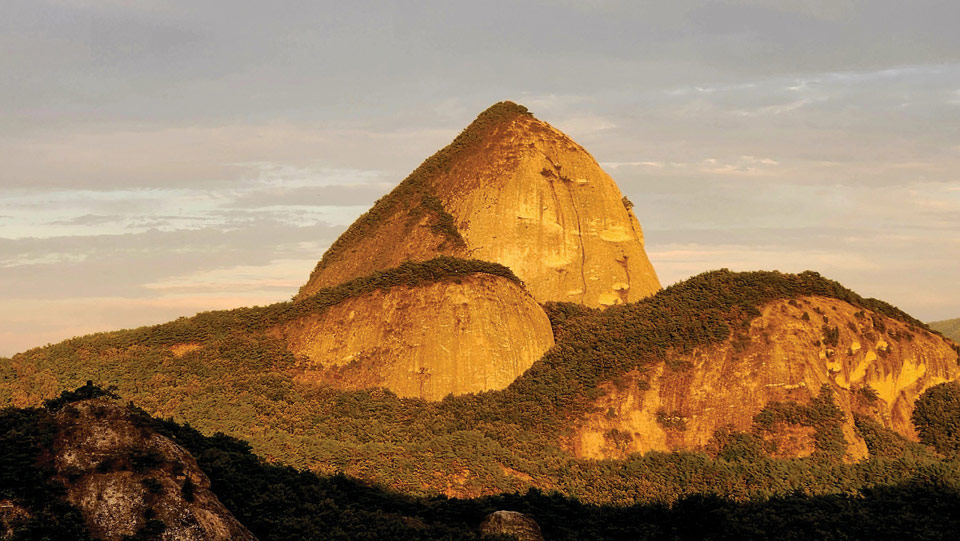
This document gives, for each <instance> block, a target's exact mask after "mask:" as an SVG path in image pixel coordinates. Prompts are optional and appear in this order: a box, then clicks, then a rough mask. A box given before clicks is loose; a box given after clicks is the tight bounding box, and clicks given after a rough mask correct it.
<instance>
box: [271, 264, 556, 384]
mask: <svg viewBox="0 0 960 541" xmlns="http://www.w3.org/2000/svg"><path fill="white" fill-rule="evenodd" d="M276 332H277V333H279V335H281V336H282V337H283V338H284V339H285V340H286V341H287V344H288V347H289V348H290V350H291V351H293V352H294V353H296V354H297V355H302V356H305V357H306V358H307V359H309V360H308V361H307V364H306V366H305V370H304V373H303V375H302V376H300V378H301V379H302V380H303V381H316V382H323V383H328V384H331V385H334V386H336V387H339V388H344V389H361V388H371V387H385V388H387V389H390V390H391V391H393V392H394V393H396V394H397V395H399V396H403V397H417V398H423V399H426V400H439V399H442V398H443V397H444V396H446V395H448V394H450V393H453V394H455V395H459V394H464V393H471V392H479V391H487V390H495V389H502V388H504V387H506V386H507V385H509V384H510V383H511V382H512V381H513V380H514V379H516V378H517V377H518V376H520V375H521V374H523V372H525V371H526V370H527V369H528V368H529V367H530V365H532V364H533V363H534V362H535V361H536V360H537V359H539V358H540V357H541V356H542V355H543V353H544V352H545V351H546V350H548V349H550V348H551V347H552V346H553V330H552V329H551V327H550V321H549V319H548V318H547V315H546V313H545V312H544V311H543V309H542V308H541V307H540V305H539V304H537V302H536V301H535V300H534V299H533V298H532V297H531V296H530V295H529V294H528V293H527V292H525V291H524V290H523V289H522V288H521V287H520V286H519V285H518V284H516V283H514V282H513V281H511V280H509V279H506V278H503V277H500V276H494V275H488V274H473V275H470V276H468V277H466V278H462V279H460V280H459V281H457V280H443V281H440V282H436V283H432V284H428V285H424V286H418V287H414V288H408V287H405V286H398V287H393V288H391V289H389V290H387V291H382V290H377V291H373V292H371V293H366V294H363V295H360V296H358V297H353V298H350V299H347V300H345V301H343V302H341V303H339V304H337V305H335V306H332V307H330V308H328V309H327V310H325V311H324V312H322V313H320V314H318V315H309V316H306V317H303V318H300V319H298V320H295V321H293V322H290V323H288V324H285V325H284V326H282V327H281V328H279V329H276Z"/></svg>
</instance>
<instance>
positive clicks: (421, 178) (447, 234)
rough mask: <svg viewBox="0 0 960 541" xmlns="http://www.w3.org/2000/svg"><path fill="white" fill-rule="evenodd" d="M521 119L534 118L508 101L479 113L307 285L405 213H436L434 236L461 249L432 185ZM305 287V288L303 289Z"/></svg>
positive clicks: (328, 256) (340, 242)
mask: <svg viewBox="0 0 960 541" xmlns="http://www.w3.org/2000/svg"><path fill="white" fill-rule="evenodd" d="M518 116H531V115H530V112H529V111H528V110H527V108H526V107H524V106H522V105H517V104H516V103H513V102H509V101H502V102H499V103H496V104H494V105H492V106H490V107H489V108H487V109H486V110H485V111H483V112H482V113H480V115H479V116H477V118H476V120H474V121H473V122H472V123H471V124H470V125H469V126H467V127H466V128H465V129H464V130H463V131H462V132H461V133H460V135H458V136H457V137H456V138H455V139H454V140H453V142H451V143H450V144H449V145H447V146H445V147H443V148H442V149H440V150H439V151H437V152H436V153H435V154H433V155H432V156H430V157H429V158H427V159H426V160H424V162H423V163H422V164H420V166H419V167H417V168H416V169H414V170H413V172H412V173H410V175H409V176H407V178H405V179H404V180H403V181H402V182H400V184H399V185H398V186H397V187H396V188H394V189H393V190H392V191H391V192H390V193H388V194H387V195H385V196H383V197H382V198H380V199H379V200H378V201H377V202H376V203H374V205H373V207H371V208H370V210H368V211H367V212H366V213H364V214H363V215H362V216H360V217H359V218H358V219H357V220H356V221H355V222H353V224H351V225H350V227H349V228H348V229H347V230H346V231H345V232H344V233H343V234H342V235H340V237H339V238H337V240H336V241H335V242H334V243H333V244H332V245H331V246H330V248H329V249H328V250H327V251H326V252H325V253H324V254H323V257H322V258H321V259H320V262H319V263H317V266H316V268H315V269H314V270H313V272H312V273H311V275H310V279H309V280H307V284H308V285H309V284H310V283H311V282H312V281H313V279H314V277H315V276H316V275H317V274H318V273H319V272H320V271H321V270H323V269H324V268H326V266H327V265H329V264H330V263H331V262H332V261H336V260H337V259H339V258H340V257H342V255H343V254H344V253H345V251H346V250H348V249H349V247H350V246H352V245H354V244H355V243H357V242H360V241H362V240H363V239H364V238H366V237H367V235H369V234H370V233H371V232H372V231H374V230H375V229H376V228H377V227H378V226H379V225H380V224H382V223H383V221H384V220H386V219H388V218H390V217H391V216H394V215H395V214H396V213H397V212H399V211H402V210H406V211H407V212H409V213H410V216H411V217H412V218H419V217H420V216H422V215H423V213H426V212H430V213H433V215H434V223H433V224H432V225H431V229H432V230H433V231H434V233H437V234H438V235H441V236H443V237H444V238H446V239H447V241H448V242H451V243H452V245H453V246H454V247H462V246H463V245H464V242H463V237H461V236H460V231H459V230H458V229H457V227H456V224H455V223H454V220H453V216H451V215H450V214H449V213H448V212H447V211H446V210H445V209H444V208H443V203H442V202H441V201H440V198H438V197H437V195H436V194H435V193H433V186H432V184H431V182H432V180H433V179H434V178H435V177H436V176H438V175H441V174H443V173H445V172H447V171H448V170H449V169H450V167H451V166H452V165H453V164H454V163H455V161H456V160H457V159H458V158H459V157H460V156H463V155H464V154H469V153H471V152H474V151H475V150H476V149H477V148H478V146H479V145H480V144H481V143H483V142H484V141H485V140H486V139H487V137H488V136H489V134H490V133H492V132H493V131H494V130H496V129H497V128H498V127H500V126H502V125H504V124H506V123H508V122H510V121H512V120H513V119H515V118H517V117H518ZM405 205H406V206H405ZM306 287H307V286H306V285H305V286H304V288H306ZM303 291H305V290H304V289H303V288H301V293H302V292H303Z"/></svg>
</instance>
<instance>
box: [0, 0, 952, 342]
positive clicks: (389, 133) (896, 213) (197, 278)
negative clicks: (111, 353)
mask: <svg viewBox="0 0 960 541" xmlns="http://www.w3.org/2000/svg"><path fill="white" fill-rule="evenodd" d="M0 3H2V8H3V13H4V16H3V17H2V18H0V50H2V51H3V54H2V55H0V73H3V76H2V77H0V104H2V106H0V355H9V354H12V353H14V352H16V351H21V350H23V349H26V348H27V347H30V346H34V345H41V344H44V343H46V342H50V341H57V340H60V339H63V338H67V337H69V336H72V335H75V334H80V333H87V332H92V331H99V330H109V329H114V328H121V327H131V326H137V325H141V324H147V323H157V322H161V321H165V320H168V319H171V318H174V317H177V316H180V315H190V314H192V313H194V312H197V311H200V310H206V309H214V308H224V307H232V306H240V305H248V304H264V303H268V302H273V301H276V300H284V299H288V298H289V297H290V296H291V295H292V294H293V293H295V291H296V289H297V287H298V286H299V285H300V284H301V283H302V282H303V281H305V280H306V277H307V275H308V274H309V271H310V270H311V269H312V267H313V265H314V264H315V263H316V261H317V260H318V259H319V257H320V255H321V254H322V252H323V251H324V249H325V248H326V247H327V246H328V245H329V243H330V242H331V241H332V240H333V239H334V238H336V236H337V235H338V234H339V232H340V231H342V230H343V229H344V228H345V227H346V225H348V224H349V223H350V222H351V221H352V220H353V219H354V218H355V217H356V216H358V215H359V214H360V213H362V212H363V211H364V210H365V209H366V208H368V207H369V205H370V204H372V203H373V201H375V200H376V198H377V197H379V196H380V195H382V194H383V193H385V192H386V191H388V190H389V189H390V187H391V186H393V185H394V184H395V183H396V182H398V181H399V180H400V179H402V178H403V177H404V176H406V174H407V173H409V171H411V170H412V169H413V168H414V167H416V165H418V164H419V163H420V162H421V161H422V160H423V159H424V158H425V157H427V156H429V155H430V154H431V153H433V152H434V151H436V150H437V149H438V148H440V147H442V146H443V145H444V144H446V143H447V142H449V141H450V139H452V138H453V137H454V136H455V135H456V133H457V132H458V131H459V130H460V129H462V128H463V127H464V126H465V125H466V124H467V123H469V122H470V121H471V120H472V119H473V117H474V116H475V115H476V114H477V113H478V112H480V111H481V110H483V109H484V108H485V107H487V106H488V105H490V104H491V103H494V102H496V101H499V100H502V99H512V100H514V101H518V102H520V103H523V104H525V105H527V106H528V107H529V108H530V109H531V110H532V111H533V112H534V113H535V114H536V115H537V116H538V117H539V118H541V119H543V120H546V121H547V122H550V123H552V124H554V125H555V126H557V127H558V128H560V129H562V130H564V131H565V132H567V133H568V134H569V135H570V136H571V137H573V138H574V139H575V140H577V141H578V142H579V143H581V144H582V145H584V146H585V147H586V148H587V149H588V150H589V151H590V152H591V153H593V155H594V156H595V157H596V158H597V160H598V161H600V162H601V164H602V165H604V167H605V168H606V170H607V171H608V172H609V173H610V174H611V175H612V176H613V177H614V179H615V180H616V181H617V182H618V183H619V185H620V187H621V189H622V190H623V191H624V192H625V193H626V194H627V195H628V196H629V197H630V198H631V199H632V200H633V201H634V203H635V204H636V207H635V210H636V212H637V214H638V216H639V218H640V220H641V223H642V225H643V227H644V230H645V233H646V237H647V248H648V252H649V254H650V258H651V260H652V261H653V264H654V266H655V267H656V269H657V271H658V273H659V274H660V277H661V280H662V281H663V282H664V284H669V283H672V282H675V281H677V280H680V279H683V278H686V277H688V276H690V275H692V274H696V273H699V272H702V271H704V270H708V269H713V268H718V267H729V268H732V269H737V270H748V269H780V270H784V271H801V270H804V269H814V270H817V271H820V272H821V273H823V274H824V275H826V276H829V277H832V278H835V279H838V280H840V281H841V282H843V283H844V284H846V285H847V286H849V287H851V288H853V289H854V290H856V291H858V292H860V293H862V294H864V295H868V296H875V297H879V298H883V299H885V300H888V301H890V302H893V303H895V304H897V305H898V306H900V307H901V308H903V309H905V310H907V311H908V312H910V313H912V314H914V315H916V316H917V317H920V318H922V319H927V320H932V319H944V318H947V317H956V316H960V285H958V283H957V280H956V276H957V271H958V270H960V173H958V172H960V32H957V31H956V21H958V20H960V3H957V2H954V1H914V2H901V1H889V0H871V1H843V0H832V1H827V0H823V1H799V0H785V1H779V2H773V1H767V0H731V1H706V2H702V1H701V2H693V1H676V0H674V1H663V2H643V3H641V2H627V1H623V2H620V1H614V0H610V1H603V0H595V1H586V2H575V1H552V2H549V1H533V0H531V1H524V2H454V1H445V2H393V3H386V2H317V1H310V2H307V1H303V2H243V1H236V0H231V1H226V0H223V1H205V2H204V1H189V2H186V1H185V2H164V1H159V0H141V1H138V2H124V1H120V0H55V1H54V0H22V1H21V0H0Z"/></svg>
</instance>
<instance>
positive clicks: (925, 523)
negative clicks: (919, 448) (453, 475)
mask: <svg viewBox="0 0 960 541" xmlns="http://www.w3.org/2000/svg"><path fill="white" fill-rule="evenodd" d="M94 433H111V434H116V435H122V437H121V438H119V439H117V438H107V439H106V440H104V439H98V438H88V437H86V436H87V435H90V434H94ZM0 442H2V443H3V445H2V446H0V536H3V537H4V538H9V539H38V538H41V537H42V538H45V539H58V540H59V539H63V540H67V539H70V540H82V539H91V534H93V535H96V536H97V537H101V536H105V538H110V539H113V538H116V539H120V538H121V537H122V536H123V531H124V530H126V531H130V530H131V529H132V530H133V531H135V535H129V536H127V537H124V538H125V539H159V538H163V539H176V540H181V539H210V538H214V537H215V536H214V535H211V532H206V533H201V534H200V535H199V537H198V536H197V530H196V528H197V527H198V525H199V524H200V522H196V521H191V520H189V517H190V516H192V515H191V513H195V511H196V509H199V508H201V507H202V506H204V505H210V504H211V502H215V503H216V505H217V506H221V507H219V511H218V513H219V517H218V516H216V515H211V514H201V515H197V516H198V517H200V518H202V520H204V521H206V522H207V523H209V521H210V520H212V519H214V518H217V519H218V520H220V519H225V520H228V521H233V522H232V524H233V525H234V526H232V527H233V528H234V529H235V530H234V532H233V533H232V534H230V533H228V532H226V531H225V532H223V533H224V534H225V535H224V536H221V538H227V539H236V538H237V537H238V536H239V535H248V534H247V533H246V532H248V531H249V532H250V533H252V534H253V535H255V536H256V537H257V538H258V539H261V540H263V541H274V540H277V541H280V540H293V539H297V540H314V539H316V540H319V539H323V540H331V539H351V540H352V539H414V540H416V539H423V540H428V539H468V540H469V539H481V538H483V539H493V538H492V537H482V536H481V534H480V531H479V527H480V525H481V523H482V522H483V521H484V517H486V516H487V515H488V514H490V513H491V512H493V511H497V510H510V511H517V512H521V513H524V514H526V515H527V516H528V517H530V518H532V519H534V520H535V521H537V523H538V524H539V527H540V529H541V530H542V531H543V534H544V537H545V538H546V539H556V540H565V539H570V540H574V539H577V540H580V539H705V538H713V539H769V538H772V537H776V538H777V539H797V540H800V539H811V538H815V539H879V538H897V539H944V538H949V536H950V535H952V533H953V532H955V531H956V529H957V528H958V527H960V521H958V518H957V514H956V513H955V512H954V510H955V508H956V507H957V505H960V466H958V464H957V463H956V462H953V461H935V460H931V459H929V458H921V459H918V458H913V459H911V460H906V461H905V460H904V459H900V460H898V461H886V460H883V459H875V460H873V461H871V463H870V464H868V465H863V466H842V465H834V466H827V465H824V464H820V465H819V466H818V465H816V464H814V463H810V462H804V461H800V462H797V461H777V460H768V459H761V460H759V461H757V462H756V463H747V462H743V461H740V460H738V459H735V458H732V457H726V458H718V459H710V458H707V457H705V456H703V455H685V454H674V455H665V454H658V455H651V456H650V457H648V458H647V459H645V460H644V461H642V462H636V461H634V462H631V463H628V464H627V466H629V468H630V469H629V472H630V473H631V474H632V475H641V476H650V477H651V478H653V477H660V478H661V479H662V480H663V481H662V483H663V485H664V486H679V485H680V484H681V483H684V482H685V481H684V479H685V478H689V479H690V480H691V481H692V482H693V483H694V484H695V485H696V487H695V488H690V489H688V490H687V491H685V492H684V493H682V494H674V495H667V494H665V493H662V492H661V493H660V494H659V495H658V496H657V497H656V498H651V499H647V500H646V501H645V502H643V503H636V504H631V505H623V506H613V505H592V504H587V503H582V502H580V501H578V500H576V499H572V498H569V497H565V496H562V495H560V494H557V493H545V492H542V491H539V490H530V491H527V492H524V493H516V494H502V495H497V496H490V497H484V498H477V499H465V500H462V499H449V498H444V497H439V498H412V497H410V496H405V495H401V494H397V493H395V492H393V491H389V490H384V489H383V488H380V487H376V486H370V485H368V484H364V483H361V482H358V481H356V480H353V479H349V478H347V477H344V476H339V475H338V476H332V477H325V476H318V475H315V474H313V473H310V472H300V471H297V470H295V469H293V468H289V467H285V466H277V465H271V464H268V463H266V462H264V461H263V460H262V459H260V458H258V457H257V456H255V455H254V454H252V453H251V452H250V447H249V446H248V445H247V444H246V443H244V442H243V441H240V440H236V439H234V438H230V437H227V436H224V435H221V434H218V435H215V436H212V437H208V436H203V435H202V434H200V433H199V432H198V431H196V430H195V429H193V428H191V427H189V426H185V425H181V424H178V423H174V422H172V421H162V420H159V419H155V418H151V417H150V416H148V415H147V414H146V413H145V412H143V411H142V410H139V409H137V408H135V407H133V406H127V407H123V406H121V405H119V404H118V403H117V402H116V401H114V400H111V399H110V397H109V393H106V392H104V391H102V390H101V389H99V388H97V387H93V386H90V385H87V386H84V387H82V388H80V389H77V391H75V392H66V393H64V394H63V395H62V396H61V397H59V398H58V399H56V400H51V401H49V402H48V403H47V404H46V406H45V407H44V408H39V409H5V410H3V411H2V412H0ZM58 442H67V443H58ZM104 444H106V445H107V446H108V447H105V446H104ZM51 454H52V455H54V456H56V457H61V456H62V457H69V460H70V461H72V462H76V463H81V462H82V463H86V464H88V465H89V466H90V469H89V470H84V471H81V470H76V468H74V470H76V471H73V470H71V472H70V473H68V472H66V470H64V469H63V468H64V467H66V463H64V462H62V461H60V459H59V458H57V459H56V460H54V461H52V462H51V461H50V460H49V459H48V458H46V457H48V456H50V455H51ZM608 466H612V464H608ZM671 472H672V473H671ZM613 473H614V472H613V471H609V472H604V475H605V477H604V478H609V476H610V475H611V474H613ZM624 473H626V472H624ZM731 475H733V476H737V477H739V478H740V479H741V480H743V481H744V482H745V481H746V480H747V479H751V481H750V482H751V483H754V482H757V483H758V487H759V486H761V485H763V486H765V487H766V488H756V489H755V490H754V492H753V493H752V494H751V495H750V496H740V497H730V496H723V495H722V494H723V493H724V492H725V491H726V490H727V489H726V488H725V487H724V486H723V483H722V480H723V479H724V478H730V477H731ZM793 476H799V477H801V478H803V480H804V482H805V483H806V484H805V487H804V489H803V490H802V491H801V490H795V491H787V492H784V490H785V489H784V488H778V487H777V486H776V485H778V484H779V485H790V484H792V481H790V480H789V478H790V477H793ZM27 479H29V480H30V481H31V482H29V483H25V482H24V481H25V480H27ZM96 479H102V480H107V479H127V480H129V481H130V482H126V483H120V484H114V485H112V488H111V490H113V495H112V497H111V498H108V499H93V500H85V499H84V498H83V497H82V494H83V493H84V490H86V489H85V488H84V487H86V486H89V485H90V483H91V481H93V480H96ZM708 480H709V481H708ZM777 494H780V495H777ZM221 502H222V505H221ZM234 517H235V518H234ZM103 519H109V520H110V524H111V525H112V527H113V528H114V529H113V530H112V531H108V532H103V531H102V530H98V528H101V527H102V524H103V522H102V520H103ZM241 524H242V526H241ZM161 536H162V537H161Z"/></svg>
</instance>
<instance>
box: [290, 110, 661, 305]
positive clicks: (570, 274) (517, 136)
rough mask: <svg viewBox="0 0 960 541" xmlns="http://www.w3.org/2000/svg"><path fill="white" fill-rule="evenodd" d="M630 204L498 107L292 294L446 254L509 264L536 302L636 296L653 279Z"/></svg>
mask: <svg viewBox="0 0 960 541" xmlns="http://www.w3.org/2000/svg"><path fill="white" fill-rule="evenodd" d="M631 206H632V205H631V204H630V202H629V201H627V200H626V199H625V198H624V197H623V194H622V193H621V192H620V190H619V189H618V188H617V185H616V183H615V182H614V181H613V179H611V178H610V176H609V175H607V174H606V173H605V172H604V171H603V170H602V169H601V168H600V166H599V165H598V164H597V162H596V160H594V158H593V157H592V156H591V155H590V154H589V153H587V151H586V150H584V149H583V148H582V147H581V146H580V145H578V144H577V143H575V142H574V141H572V140H571V139H570V138H569V137H567V136H566V135H564V134H563V133H561V132H560V131H558V130H557V129H555V128H553V127H552V126H550V125H549V124H547V123H545V122H542V121H540V120H537V119H536V118H534V117H533V116H532V115H530V114H529V113H527V112H526V109H524V108H523V107H521V106H518V105H516V104H513V103H510V102H503V103H499V104H496V105H494V106H493V107H491V108H490V109H488V110H487V111H485V112H484V113H482V114H481V115H480V116H479V117H478V118H477V120H476V121H474V123H473V124H471V125H470V126H469V127H468V128H467V129H466V130H464V132H463V133H462V134H461V135H460V136H459V137H458V138H457V139H456V140H455V141H454V142H453V143H451V144H450V145H449V146H448V147H446V148H444V149H443V150H441V151H440V152H438V153H437V154H436V155H435V156H433V157H431V158H430V159H428V160H427V161H426V162H424V164H423V165H422V166H421V167H420V168H419V169H417V170H416V171H414V173H412V174H411V176H410V177H408V178H407V179H406V180H405V181H404V182H403V183H401V185H400V186H398V187H397V188H396V189H395V190H394V191H393V192H391V193H390V194H388V195H387V196H385V197H384V198H382V199H381V200H380V201H378V202H377V204H376V205H374V207H373V208H372V209H371V210H370V212H368V214H367V215H365V216H363V217H361V218H360V219H359V220H357V222H356V223H355V224H354V225H353V226H351V228H350V229H349V230H348V231H347V232H346V233H344V235H343V236H342V237H341V238H340V239H339V240H338V241H337V242H336V243H335V244H334V246H333V247H331V249H330V250H329V251H328V252H327V253H326V254H324V257H323V259H322V260H321V261H320V263H319V264H318V265H317V268H316V269H315V270H314V272H313V274H312V275H311V277H310V280H309V281H308V282H307V284H306V285H304V286H303V288H301V290H300V293H299V298H303V297H305V296H308V295H311V294H313V293H315V292H317V291H318V290H320V289H321V288H324V287H330V286H334V285H336V284H339V283H342V282H344V281H346V280H349V279H352V278H356V277H359V276H364V275H367V274H370V273H371V272H374V271H376V270H383V269H386V268H390V267H394V266H396V265H398V264H400V263H401V262H403V261H406V260H425V259H429V258H432V257H435V256H436V255H438V254H444V255H452V256H458V257H470V258H475V259H481V260H485V261H492V262H496V263H500V264H502V265H505V266H507V267H509V268H510V269H511V270H513V271H514V272H515V273H516V274H517V275H518V276H519V277H520V278H521V279H522V280H523V282H524V283H525V285H526V288H527V290H528V291H530V293H531V294H532V295H533V297H534V298H535V299H536V300H537V301H539V302H546V301H565V302H575V303H580V304H584V305H587V306H609V305H612V304H619V303H623V302H633V301H637V300H639V299H642V298H644V297H646V296H648V295H651V294H652V293H655V292H656V291H658V290H659V289H660V282H659V281H658V279H657V276H656V273H655V272H654V270H653V267H652V265H651V264H650V261H649V259H648V258H647V255H646V252H645V251H644V244H643V233H642V231H641V229H640V224H639V223H638V221H637V218H636V216H634V215H633V212H632V210H631Z"/></svg>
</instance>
